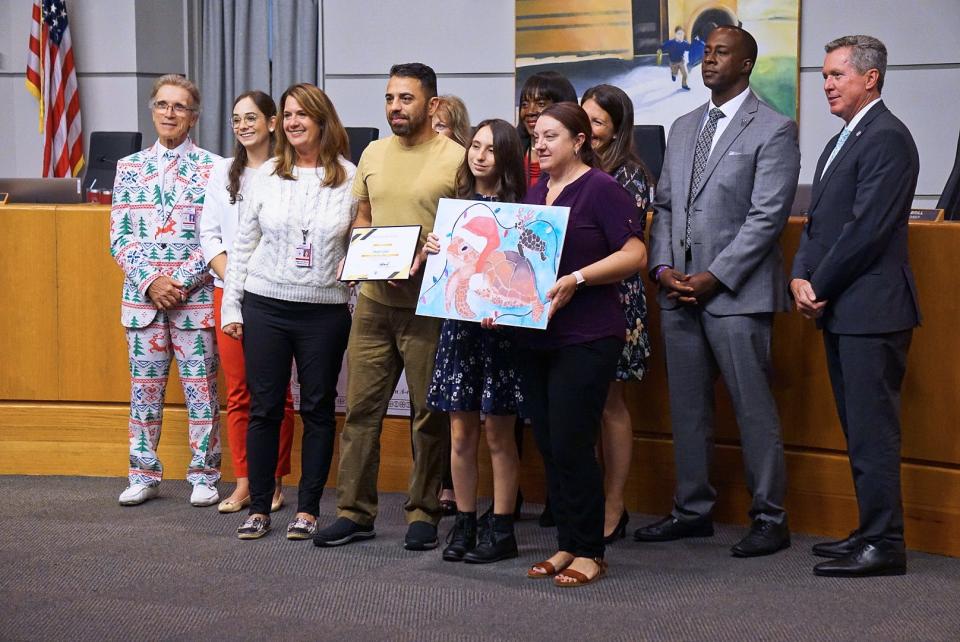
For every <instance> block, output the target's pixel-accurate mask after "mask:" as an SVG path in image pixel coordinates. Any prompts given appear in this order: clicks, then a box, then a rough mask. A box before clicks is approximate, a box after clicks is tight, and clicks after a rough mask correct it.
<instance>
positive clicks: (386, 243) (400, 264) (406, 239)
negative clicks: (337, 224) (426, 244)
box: [340, 225, 420, 281]
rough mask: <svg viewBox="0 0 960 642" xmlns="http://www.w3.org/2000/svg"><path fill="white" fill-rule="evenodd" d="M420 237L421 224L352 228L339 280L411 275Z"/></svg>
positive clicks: (406, 276)
mask: <svg viewBox="0 0 960 642" xmlns="http://www.w3.org/2000/svg"><path fill="white" fill-rule="evenodd" d="M419 240H420V226H419V225H396V226H385V227H355V228H353V233H352V234H351V235H350V246H349V247H348V248H347V256H346V258H345V259H344V261H343V271H342V272H341V273H340V280H341V281H386V280H391V281H402V280H405V279H409V278H410V266H411V265H412V264H413V255H414V253H415V252H416V251H417V242H418V241H419Z"/></svg>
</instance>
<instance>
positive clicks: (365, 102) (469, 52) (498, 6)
mask: <svg viewBox="0 0 960 642" xmlns="http://www.w3.org/2000/svg"><path fill="white" fill-rule="evenodd" d="M374 7H375V8H376V10H374ZM513 15H514V0H488V1H485V2H482V3H481V2H477V1H476V0H431V1H430V2H373V1H372V0H324V2H323V52H324V56H323V59H324V89H325V90H326V91H327V93H328V94H329V95H330V98H331V100H333V102H334V104H336V106H337V111H338V113H339V114H340V117H341V118H342V119H343V121H344V124H346V125H348V126H374V127H379V128H380V130H381V135H382V136H385V135H387V134H389V133H390V131H389V129H388V127H387V124H386V117H385V115H384V110H383V92H384V89H385V88H386V81H387V77H388V75H389V71H390V66H391V65H393V64H395V63H400V62H423V63H426V64H428V65H430V66H431V67H433V69H434V70H435V71H436V72H437V89H438V90H439V92H440V93H441V94H455V95H458V96H460V97H461V98H463V99H464V102H465V103H466V104H467V108H468V110H469V111H470V115H471V120H472V121H473V122H478V121H480V120H482V119H484V118H494V117H499V118H504V119H506V120H509V121H511V122H512V121H513V119H514V108H513V93H514V89H513V71H514V33H513Z"/></svg>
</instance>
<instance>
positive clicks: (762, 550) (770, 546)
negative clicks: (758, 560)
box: [730, 519, 790, 557]
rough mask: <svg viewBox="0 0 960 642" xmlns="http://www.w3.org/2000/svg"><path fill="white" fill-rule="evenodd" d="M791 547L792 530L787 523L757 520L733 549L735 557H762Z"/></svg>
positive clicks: (731, 550)
mask: <svg viewBox="0 0 960 642" xmlns="http://www.w3.org/2000/svg"><path fill="white" fill-rule="evenodd" d="M789 546H790V529H789V528H788V527H787V522H786V521H783V522H781V523H779V524H778V523H776V522H771V521H770V520H766V519H755V520H753V524H751V525H750V532H749V533H747V536H746V537H744V538H743V539H742V540H740V541H739V542H737V543H736V544H735V545H734V546H733V547H732V548H731V549H730V552H731V553H733V556H734V557H760V556H761V555H772V554H773V553H776V552H777V551H782V550H783V549H785V548H787V547H789Z"/></svg>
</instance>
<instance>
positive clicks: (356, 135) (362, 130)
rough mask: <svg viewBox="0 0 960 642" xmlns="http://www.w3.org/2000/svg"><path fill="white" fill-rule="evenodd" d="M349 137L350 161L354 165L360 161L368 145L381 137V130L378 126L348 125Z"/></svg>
mask: <svg viewBox="0 0 960 642" xmlns="http://www.w3.org/2000/svg"><path fill="white" fill-rule="evenodd" d="M345 129H346V130H347V138H349V139H350V159H349V160H350V162H352V163H353V164H354V165H356V164H357V163H359V162H360V156H361V154H363V150H365V149H366V148H367V145H369V144H370V143H372V142H373V141H375V140H377V139H378V138H380V130H379V129H377V128H376V127H346V128H345Z"/></svg>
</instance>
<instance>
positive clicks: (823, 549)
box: [813, 531, 863, 559]
mask: <svg viewBox="0 0 960 642" xmlns="http://www.w3.org/2000/svg"><path fill="white" fill-rule="evenodd" d="M861 544H863V538H862V537H860V531H850V534H849V535H847V538H846V539H842V540H839V541H837V542H820V543H819V544H814V545H813V554H814V555H816V556H818V557H831V558H833V559H837V558H838V557H846V556H847V555H849V554H850V553H853V552H854V551H856V550H857V549H858V548H860V545H861Z"/></svg>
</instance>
